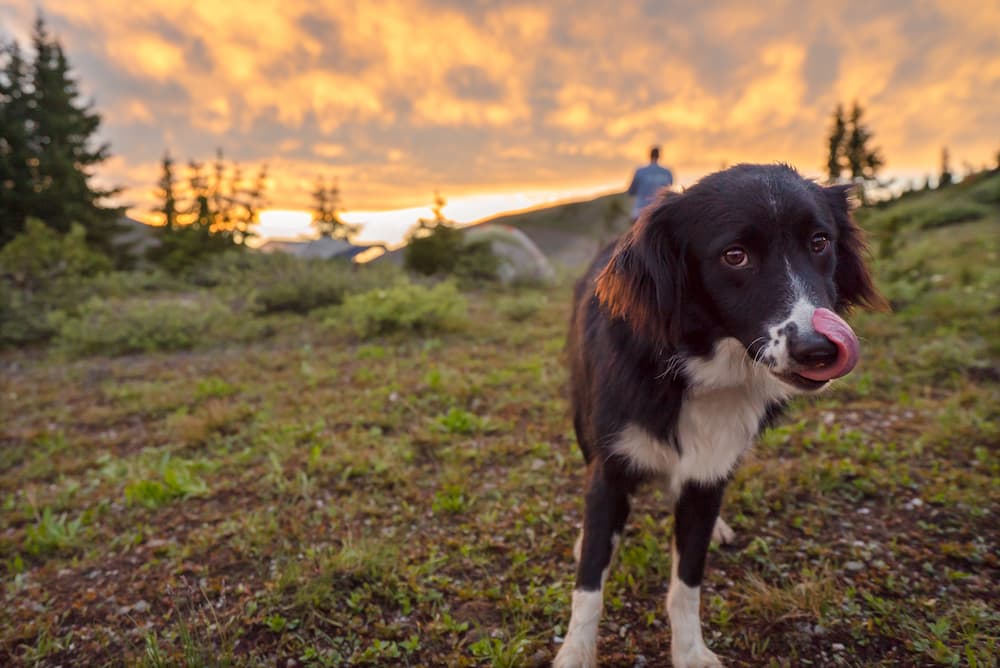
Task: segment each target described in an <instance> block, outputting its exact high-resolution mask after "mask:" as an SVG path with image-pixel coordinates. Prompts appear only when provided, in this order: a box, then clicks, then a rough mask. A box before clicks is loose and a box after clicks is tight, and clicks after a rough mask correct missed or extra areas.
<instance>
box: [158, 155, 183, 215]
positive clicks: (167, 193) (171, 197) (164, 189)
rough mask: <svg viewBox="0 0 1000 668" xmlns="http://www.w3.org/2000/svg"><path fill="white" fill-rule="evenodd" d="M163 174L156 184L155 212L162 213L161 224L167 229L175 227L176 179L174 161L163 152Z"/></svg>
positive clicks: (176, 211)
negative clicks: (156, 202)
mask: <svg viewBox="0 0 1000 668" xmlns="http://www.w3.org/2000/svg"><path fill="white" fill-rule="evenodd" d="M161 164H162V166H163V175H162V176H161V177H160V181H159V183H158V184H157V187H158V189H157V192H156V196H157V197H158V198H159V199H160V208H158V209H156V211H157V213H161V214H163V224H164V226H165V227H166V229H168V230H173V229H176V228H177V226H178V224H179V221H178V213H179V212H178V210H177V179H176V177H175V176H174V161H173V159H172V158H171V157H170V153H169V152H167V153H164V154H163V161H162V163H161Z"/></svg>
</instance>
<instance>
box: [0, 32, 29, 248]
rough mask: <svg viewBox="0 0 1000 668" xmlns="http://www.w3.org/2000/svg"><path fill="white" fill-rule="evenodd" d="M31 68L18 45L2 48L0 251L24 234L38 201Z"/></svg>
mask: <svg viewBox="0 0 1000 668" xmlns="http://www.w3.org/2000/svg"><path fill="white" fill-rule="evenodd" d="M28 67H29V66H28V63H26V62H25V60H24V57H23V55H22V53H21V47H20V46H19V45H18V43H17V42H11V43H10V44H0V247H2V246H4V245H6V244H7V242H9V241H11V240H12V239H13V238H14V237H16V236H17V235H18V234H20V233H21V232H22V231H23V229H24V224H25V220H26V219H27V217H28V215H29V214H30V212H31V200H32V199H33V198H34V191H33V186H34V177H33V170H32V168H31V160H30V158H31V155H30V153H29V149H28V117H29V104H28V102H29V90H30V73H29V69H28Z"/></svg>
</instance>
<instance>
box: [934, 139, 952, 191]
mask: <svg viewBox="0 0 1000 668" xmlns="http://www.w3.org/2000/svg"><path fill="white" fill-rule="evenodd" d="M953 181H954V177H953V176H952V174H951V165H950V164H949V161H948V147H947V146H945V147H943V148H942V149H941V178H939V179H938V188H944V187H946V186H950V185H951V184H952V182H953Z"/></svg>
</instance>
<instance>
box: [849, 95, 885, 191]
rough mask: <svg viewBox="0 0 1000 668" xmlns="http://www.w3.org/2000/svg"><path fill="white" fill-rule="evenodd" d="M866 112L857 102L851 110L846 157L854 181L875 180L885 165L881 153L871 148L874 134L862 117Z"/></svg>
mask: <svg viewBox="0 0 1000 668" xmlns="http://www.w3.org/2000/svg"><path fill="white" fill-rule="evenodd" d="M863 114H864V112H863V111H862V109H861V106H860V105H859V104H858V103H857V102H855V103H854V106H853V108H852V109H851V117H850V121H849V132H848V135H847V139H846V141H845V144H844V156H845V158H846V159H847V166H848V168H849V169H850V171H851V178H852V179H855V180H857V179H874V178H875V174H876V172H878V170H879V169H881V167H882V166H883V165H884V164H885V161H884V160H883V158H882V154H881V151H880V150H879V149H878V148H872V147H871V146H870V143H871V140H872V137H873V135H872V132H871V130H869V129H868V126H866V125H865V124H864V123H862V122H861V117H862V115H863Z"/></svg>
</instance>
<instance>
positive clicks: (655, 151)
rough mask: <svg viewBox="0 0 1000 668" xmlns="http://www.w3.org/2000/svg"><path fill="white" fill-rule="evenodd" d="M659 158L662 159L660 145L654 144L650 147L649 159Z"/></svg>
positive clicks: (654, 160) (652, 160)
mask: <svg viewBox="0 0 1000 668" xmlns="http://www.w3.org/2000/svg"><path fill="white" fill-rule="evenodd" d="M659 159H660V147H659V146H654V147H652V148H651V149H649V161H650V162H656V161H657V160H659Z"/></svg>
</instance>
